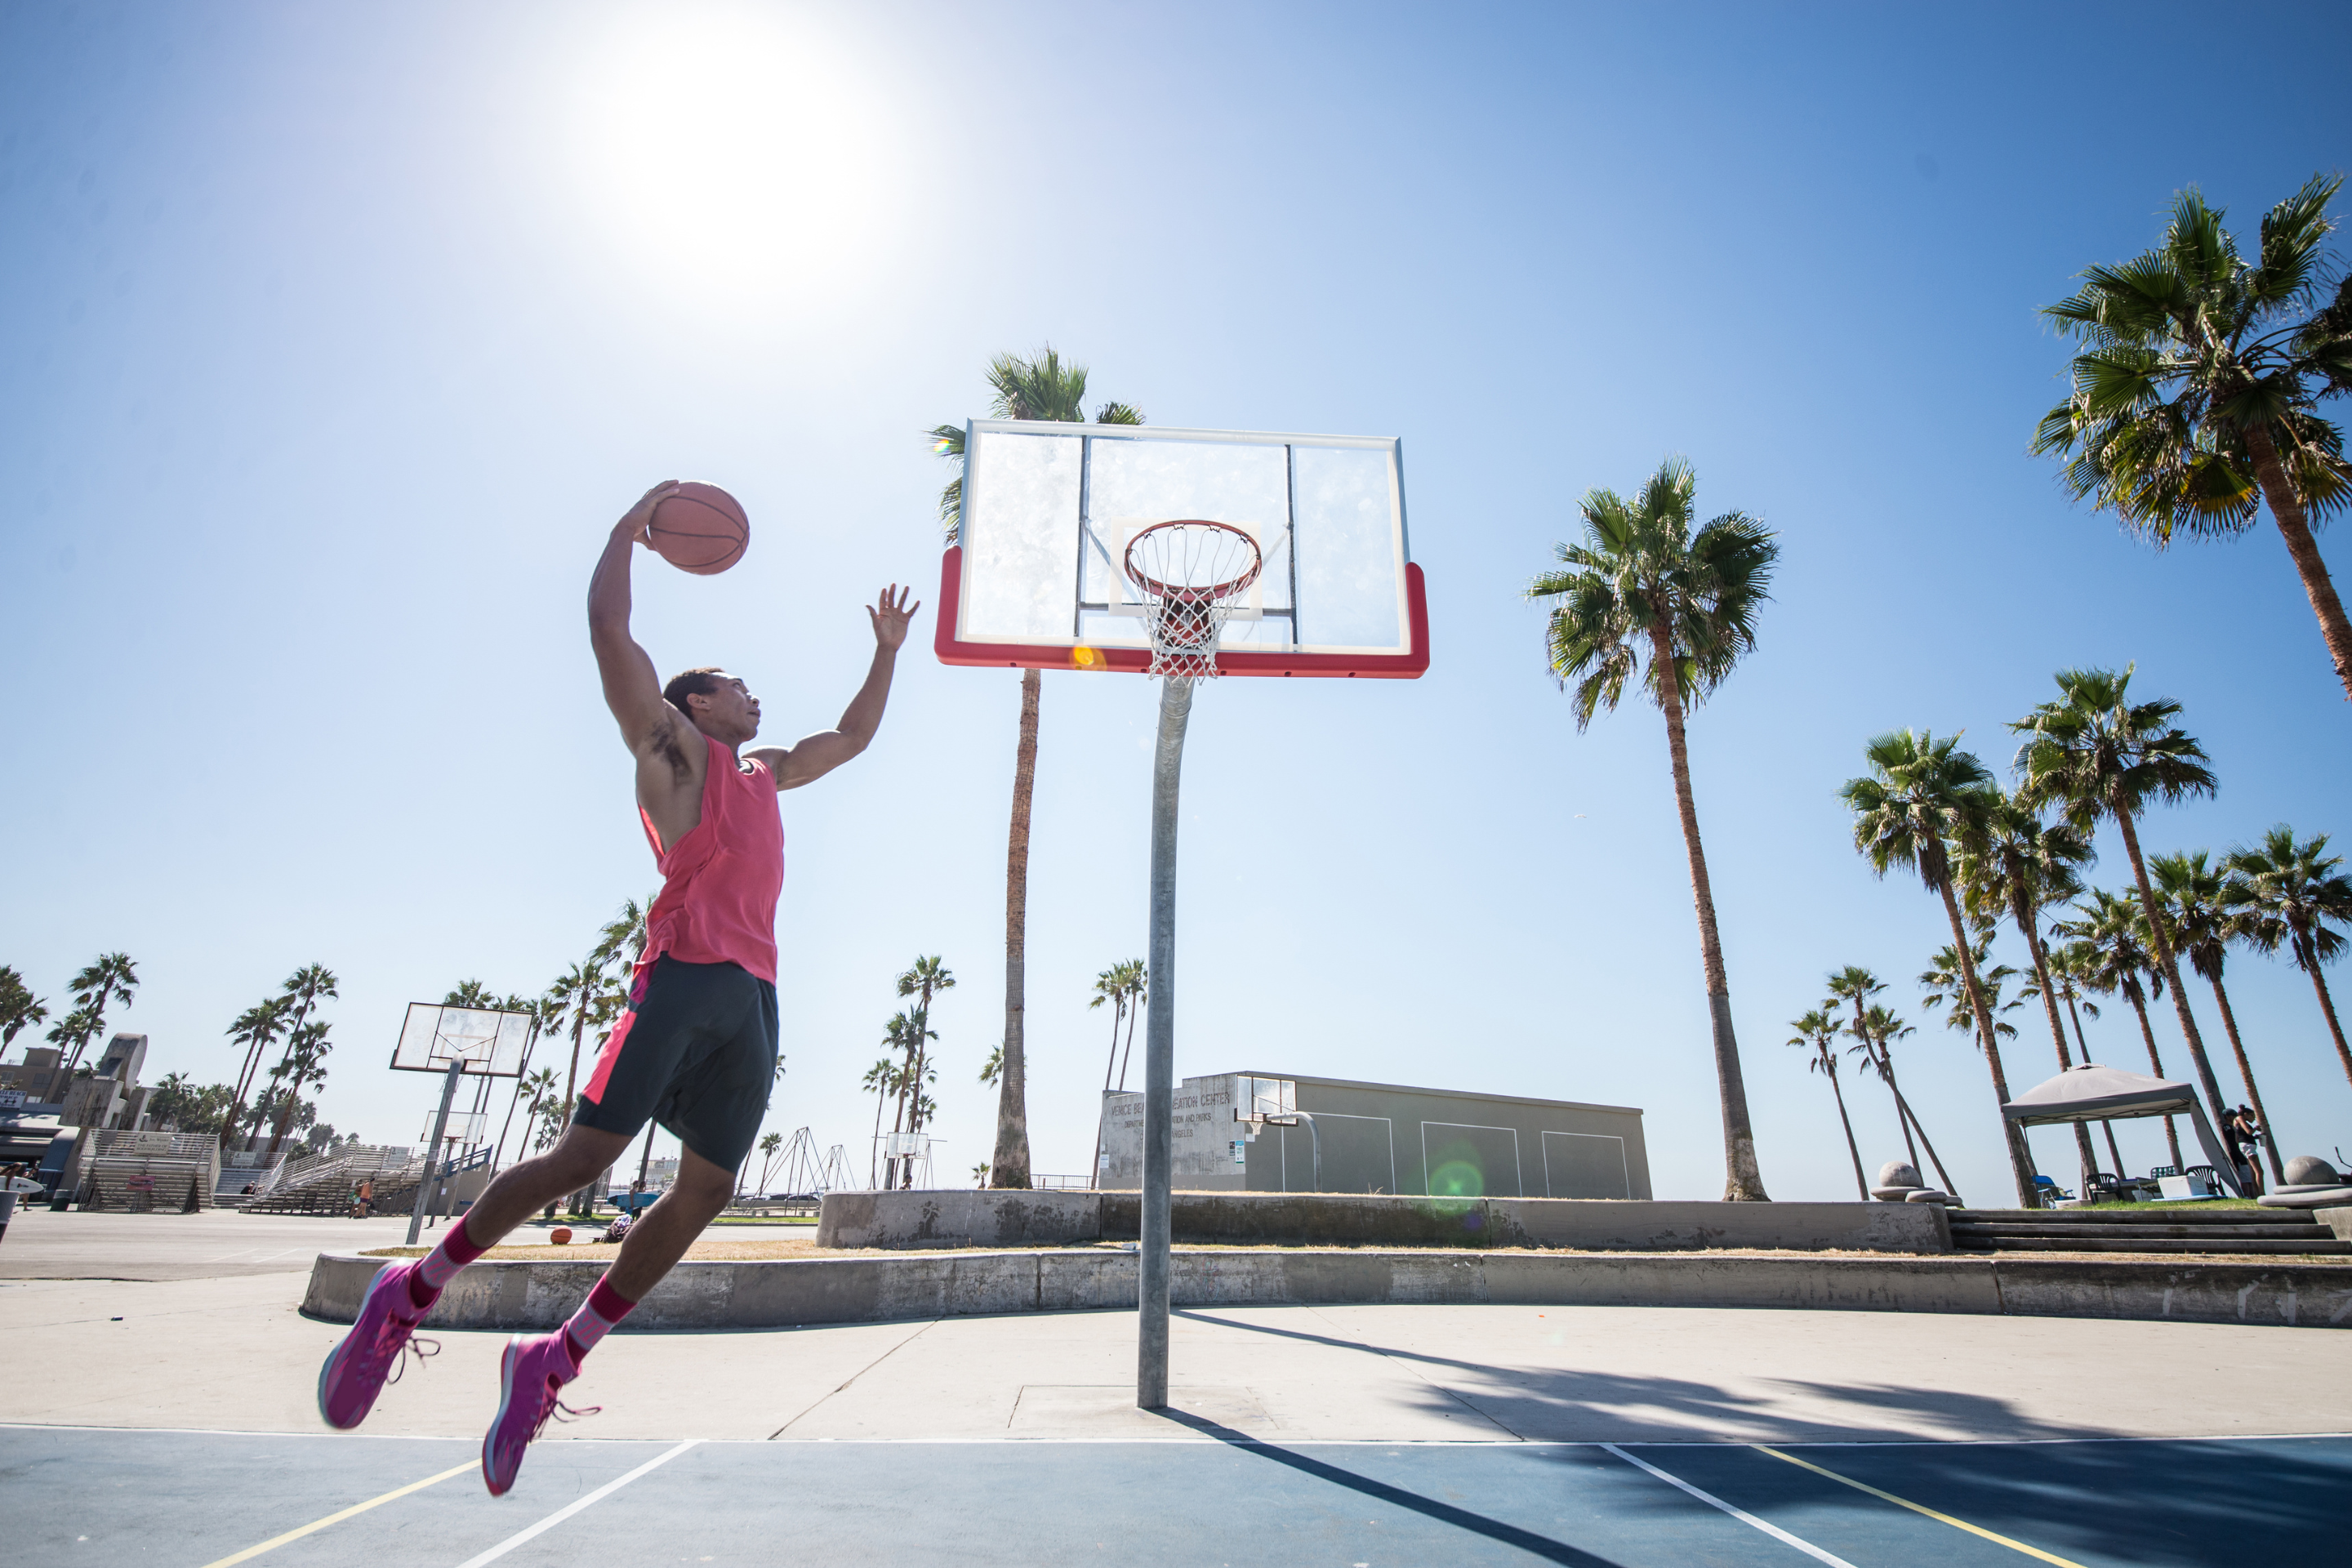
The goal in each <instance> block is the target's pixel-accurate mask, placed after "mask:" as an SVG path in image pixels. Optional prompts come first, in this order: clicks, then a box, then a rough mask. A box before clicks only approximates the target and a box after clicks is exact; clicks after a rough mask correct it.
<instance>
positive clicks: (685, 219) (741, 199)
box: [575, 5, 898, 314]
mask: <svg viewBox="0 0 2352 1568" xmlns="http://www.w3.org/2000/svg"><path fill="white" fill-rule="evenodd" d="M575 81H576V84H577V89H578V96H577V99H576V100H575V101H576V102H577V104H578V112H579V115H580V122H581V123H583V128H584V134H583V137H582V141H581V153H582V173H583V183H584V184H585V186H586V189H587V191H588V194H589V196H590V198H591V201H592V202H593V206H594V209H595V213H596V216H597V217H598V219H599V220H600V221H601V222H602V223H603V224H604V226H605V227H606V228H607V229H608V230H609V231H610V232H612V233H613V234H614V236H615V238H616V240H617V241H618V243H620V244H621V245H622V246H623V247H625V248H627V249H628V250H630V251H631V252H633V253H634V254H635V256H636V258H638V259H639V260H640V261H641V262H642V263H643V264H645V265H646V266H647V267H648V268H651V269H652V270H653V271H654V272H656V274H657V275H658V277H659V278H660V279H662V281H663V283H664V285H665V286H666V289H667V290H670V291H674V292H676V293H677V294H678V295H680V296H701V297H703V298H705V299H706V300H708V301H709V303H711V304H714V305H717V306H719V307H721V308H723V309H727V310H746V309H751V310H759V309H760V307H761V304H763V303H765V304H768V305H770V306H772V307H775V308H782V309H791V308H792V306H793V301H794V300H795V298H796V297H801V296H803V293H804V291H805V290H806V289H809V288H810V287H811V286H813V285H814V286H824V285H828V284H830V285H834V286H835V287H838V286H839V285H841V284H843V283H845V282H846V281H847V280H849V279H853V278H855V277H856V276H857V275H858V274H859V273H860V272H861V271H863V270H866V269H868V268H871V266H872V264H873V260H874V257H875V254H876V252H877V250H878V249H879V248H880V247H881V246H882V244H883V243H884V236H883V232H882V231H883V230H884V228H885V227H886V226H887V222H888V218H889V216H890V215H891V213H892V212H893V210H894V208H896V207H897V206H898V202H897V201H896V200H895V199H894V198H895V197H896V195H897V193H896V192H894V191H893V190H891V189H890V188H889V186H890V184H891V183H892V177H893V169H892V165H893V164H894V163H896V160H895V159H894V158H892V157H891V156H889V147H890V144H891V142H894V141H895V140H896V138H895V137H894V136H893V134H892V126H891V124H890V116H889V115H888V114H887V111H886V109H885V107H884V104H883V102H882V100H881V96H880V94H879V93H878V92H877V89H876V88H875V86H874V84H873V83H872V82H871V81H870V80H868V79H866V77H865V74H864V73H863V71H861V70H860V69H859V68H858V66H857V64H856V61H854V60H852V59H849V58H845V56H844V53H843V51H842V50H841V49H840V48H839V47H838V46H837V45H835V43H833V42H832V41H831V40H829V39H828V38H826V37H824V35H823V34H821V33H819V32H817V31H816V30H815V29H814V27H812V26H808V25H806V24H805V23H803V22H800V21H797V20H794V19H792V18H788V17H783V16H776V15H774V14H772V13H769V12H764V11H761V10H756V9H753V8H751V7H750V6H746V5H662V6H648V7H646V8H643V9H639V10H635V11H633V12H631V13H628V14H626V15H625V17H623V18H622V19H620V20H619V21H618V22H617V25H616V26H614V28H613V29H612V31H611V32H610V33H608V34H607V35H606V36H605V37H603V38H602V39H601V40H599V41H598V43H597V45H596V47H594V48H593V50H592V52H591V53H590V54H589V56H588V57H587V58H586V59H585V60H583V62H582V68H581V70H580V74H579V75H578V77H577V78H576V79H575ZM760 313H762V314H766V313H770V311H768V310H761V312H760Z"/></svg>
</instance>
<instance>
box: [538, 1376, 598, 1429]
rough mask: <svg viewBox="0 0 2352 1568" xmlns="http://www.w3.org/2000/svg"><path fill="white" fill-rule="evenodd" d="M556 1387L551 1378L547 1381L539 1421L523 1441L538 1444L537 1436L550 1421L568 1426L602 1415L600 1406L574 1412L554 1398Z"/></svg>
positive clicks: (570, 1407)
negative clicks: (592, 1416)
mask: <svg viewBox="0 0 2352 1568" xmlns="http://www.w3.org/2000/svg"><path fill="white" fill-rule="evenodd" d="M558 1386H560V1385H559V1384H557V1383H556V1381H555V1380H554V1379H553V1378H549V1379H548V1380H547V1393H546V1394H545V1395H544V1396H543V1398H542V1400H541V1405H540V1407H539V1419H538V1420H537V1421H535V1422H533V1423H532V1424H531V1428H530V1437H528V1438H526V1439H525V1441H527V1442H532V1443H536V1442H538V1441H539V1435H540V1434H541V1432H544V1431H546V1430H547V1424H548V1423H549V1422H550V1421H556V1422H560V1423H562V1424H563V1425H566V1426H569V1425H570V1424H571V1423H572V1422H574V1421H585V1420H586V1419H587V1418H588V1417H589V1416H591V1415H601V1414H603V1412H604V1406H603V1405H590V1406H588V1407H587V1408H586V1409H585V1410H574V1409H573V1408H572V1406H571V1405H566V1404H564V1403H563V1401H562V1400H561V1399H559V1398H557V1397H556V1394H555V1391H556V1389H557V1387H558Z"/></svg>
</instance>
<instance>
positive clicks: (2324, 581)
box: [2246, 425, 2352, 698]
mask: <svg viewBox="0 0 2352 1568" xmlns="http://www.w3.org/2000/svg"><path fill="white" fill-rule="evenodd" d="M2246 450H2247V452H2248V453H2249V455H2251V456H2252V458H2253V459H2254V477H2255V478H2256V479H2260V480H2261V481H2262V486H2263V500H2266V501H2268V502H2270V508H2271V521H2273V522H2275V523H2277V524H2278V531H2279V537H2280V538H2281V539H2284V541H2286V552H2287V556H2288V558H2289V559H2290V560H2292V561H2293V562H2294V571H2295V575H2297V576H2298V577H2301V578H2302V579H2303V592H2304V596H2305V598H2308V599H2309V600H2310V601H2311V613H2312V614H2313V615H2315V616H2317V617H2318V618H2319V635H2320V637H2321V639H2322V640H2323V641H2325V642H2326V644H2327V657H2328V659H2329V661H2330V662H2331V663H2333V664H2334V665H2335V666H2336V680H2337V681H2338V682H2339V683H2341V684H2342V686H2343V688H2344V694H2345V696H2346V697H2347V698H2352V620H2347V618H2346V616H2345V614H2344V601H2343V600H2342V599H2341V598H2338V597H2337V596H2336V584H2335V582H2334V580H2333V579H2331V578H2330V577H2329V576H2328V575H2327V563H2326V562H2325V561H2323V560H2321V559H2320V558H2319V544H2318V542H2317V541H2315V540H2314V539H2313V538H2312V537H2311V524H2310V522H2309V521H2308V520H2306V519H2305V516H2304V509H2303V503H2302V501H2300V500H2297V499H2296V497H2295V493H2294V485H2293V484H2291V483H2289V482H2288V480H2287V477H2286V465H2285V464H2284V463H2282V462H2280V461H2279V454H2278V447H2277V445H2276V444H2275V443H2273V441H2272V440H2271V433H2270V431H2268V430H2267V429H2265V428H2263V426H2260V425H2255V426H2249V427H2248V428H2247V430H2246Z"/></svg>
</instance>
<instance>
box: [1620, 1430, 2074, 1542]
mask: <svg viewBox="0 0 2352 1568" xmlns="http://www.w3.org/2000/svg"><path fill="white" fill-rule="evenodd" d="M1601 1446H1602V1447H1608V1445H1607V1444H1603V1445H1601ZM1748 1447H1751V1448H1753V1449H1755V1450H1756V1451H1757V1452H1758V1453H1759V1454H1769V1455H1771V1456H1772V1457H1773V1458H1776V1459H1786V1460H1788V1461H1789V1463H1790V1464H1792V1465H1794V1466H1796V1467H1797V1468H1800V1469H1805V1470H1811V1471H1812V1472H1813V1474H1815V1475H1817V1476H1826V1477H1827V1478H1829V1479H1831V1480H1833V1481H1835V1482H1837V1483H1838V1484H1839V1485H1840V1486H1847V1487H1852V1488H1853V1489H1854V1490H1856V1491H1858V1492H1868V1493H1869V1494H1870V1495H1871V1496H1872V1497H1874V1498H1881V1499H1884V1500H1885V1501H1887V1502H1891V1503H1894V1504H1895V1506H1896V1507H1898V1508H1907V1509H1909V1510H1911V1511H1912V1512H1913V1513H1924V1514H1926V1515H1927V1517H1928V1518H1929V1519H1932V1520H1934V1521H1937V1523H1939V1524H1948V1525H1950V1526H1951V1527H1952V1528H1953V1529H1954V1530H1965V1531H1968V1532H1969V1534H1970V1535H1980V1536H1982V1537H1984V1538H1985V1539H1986V1540H1987V1541H1990V1542H1993V1543H1994V1544H1996V1545H2000V1546H2006V1547H2008V1548H2009V1549H2010V1550H2011V1552H2024V1553H2025V1554H2026V1555H2027V1556H2028V1557H2038V1558H2040V1559H2041V1560H2042V1562H2044V1563H2055V1564H2056V1565H2057V1568H2083V1565H2082V1564H2081V1563H2076V1562H2074V1560H2073V1559H2071V1558H2066V1557H2061V1556H2059V1555H2058V1554H2057V1553H2055V1552H2044V1551H2042V1549H2041V1548H2040V1547H2038V1546H2028V1545H2027V1544H2025V1542H2022V1541H2011V1539H2010V1538H2009V1537H2008V1536H2006V1535H2001V1534H1999V1533H1996V1532H1995V1531H1990V1530H1987V1529H1986V1528H1985V1527H1984V1526H1982V1525H1980V1524H1970V1523H1969V1521H1967V1520H1965V1519H1954V1518H1953V1517H1952V1516H1951V1515H1950V1514H1948V1513H1937V1511H1936V1510H1934V1509H1932V1508H1928V1507H1927V1506H1926V1505H1925V1504H1923V1503H1916V1502H1913V1501H1912V1500H1910V1499H1908V1498H1899V1497H1896V1496H1895V1494H1894V1493H1893V1492H1883V1491H1880V1490H1879V1489H1877V1488H1876V1487H1874V1486H1865V1485H1864V1483H1862V1482H1860V1481H1857V1480H1855V1479H1853V1478H1852V1477H1851V1476H1842V1475H1839V1474H1838V1473H1837V1472H1836V1471H1835V1470H1825V1469H1823V1468H1821V1467H1820V1466H1819V1465H1816V1464H1813V1463H1812V1462H1811V1461H1810V1460H1806V1459H1801V1458H1797V1456H1796V1455H1794V1454H1784V1453H1782V1452H1780V1449H1778V1448H1768V1447H1765V1446H1764V1445H1763V1444H1761V1443H1750V1444H1748ZM1633 1462H1634V1463H1635V1464H1637V1465H1638V1464H1640V1463H1641V1461H1640V1460H1639V1459H1636V1460H1634V1461H1633ZM1643 1468H1647V1467H1646V1466H1644V1467H1643Z"/></svg>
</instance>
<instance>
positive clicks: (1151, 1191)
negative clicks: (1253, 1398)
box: [1135, 679, 1192, 1410]
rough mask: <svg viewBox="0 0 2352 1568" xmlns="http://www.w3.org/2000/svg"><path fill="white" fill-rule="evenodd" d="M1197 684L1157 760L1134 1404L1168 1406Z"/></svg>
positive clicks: (1186, 685) (1171, 717)
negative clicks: (1188, 758) (1181, 881)
mask: <svg viewBox="0 0 2352 1568" xmlns="http://www.w3.org/2000/svg"><path fill="white" fill-rule="evenodd" d="M1191 716H1192V682H1191V681H1190V680H1182V679H1169V680H1164V681H1162V682H1160V743H1159V748H1158V750H1157V752H1155V753H1154V755H1153V758H1152V763H1151V925H1150V943H1149V950H1150V958H1149V959H1148V960H1147V962H1148V963H1149V964H1150V969H1149V970H1148V971H1147V973H1149V974H1150V977H1151V996H1150V1002H1149V1003H1148V1004H1147V1005H1148V1006H1149V1007H1150V1018H1149V1019H1148V1020H1147V1022H1146V1023H1145V1026H1144V1033H1143V1194H1142V1197H1143V1202H1142V1222H1143V1223H1142V1234H1141V1243H1142V1244H1141V1246H1140V1247H1139V1251H1138V1258H1139V1264H1140V1267H1139V1268H1138V1270H1137V1277H1138V1278H1137V1309H1138V1310H1137V1318H1138V1323H1137V1331H1136V1347H1135V1403H1136V1404H1137V1405H1139V1407H1141V1408H1142V1409H1145V1410H1160V1409H1164V1408H1166V1406H1167V1404H1168V1265H1169V1259H1168V1240H1169V1228H1170V1227H1169V1190H1170V1188H1171V1186H1172V1185H1173V1184H1174V1183H1173V1176H1174V1165H1175V1152H1176V1151H1175V1125H1174V1122H1173V1121H1172V1120H1171V1116H1172V1113H1173V1110H1174V1104H1173V1102H1174V1100H1175V1099H1176V788H1177V784H1178V781H1179V778H1180V775H1181V773H1182V772H1183V765H1184V726H1185V721H1186V720H1188V719H1189V718H1190V717H1191Z"/></svg>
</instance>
